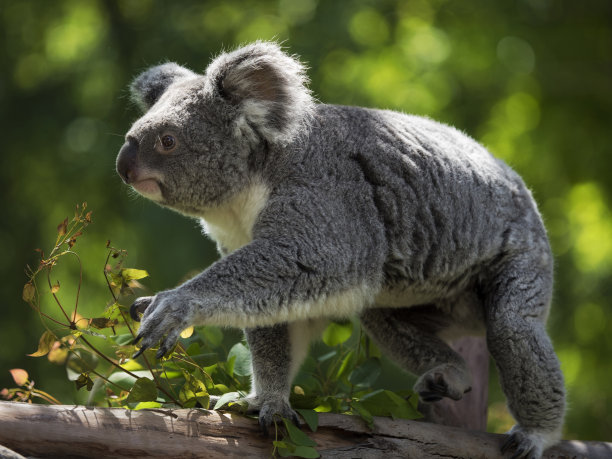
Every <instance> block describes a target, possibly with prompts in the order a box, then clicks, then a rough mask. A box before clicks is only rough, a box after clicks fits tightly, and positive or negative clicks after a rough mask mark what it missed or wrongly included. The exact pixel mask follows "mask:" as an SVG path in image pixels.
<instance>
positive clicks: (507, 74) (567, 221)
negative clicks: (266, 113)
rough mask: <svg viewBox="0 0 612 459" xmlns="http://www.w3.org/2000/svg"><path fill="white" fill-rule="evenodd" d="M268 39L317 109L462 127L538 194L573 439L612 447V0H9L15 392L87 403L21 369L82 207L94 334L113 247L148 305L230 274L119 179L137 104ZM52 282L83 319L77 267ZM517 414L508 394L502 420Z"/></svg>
mask: <svg viewBox="0 0 612 459" xmlns="http://www.w3.org/2000/svg"><path fill="white" fill-rule="evenodd" d="M256 39H275V40H278V41H282V42H283V43H284V44H285V46H286V48H287V49H288V50H289V51H290V52H291V53H296V54H298V55H300V56H301V58H302V59H303V61H305V62H306V63H307V64H308V66H309V68H310V70H309V75H310V77H311V80H312V84H311V87H312V89H313V91H314V93H315V95H316V96H317V98H318V99H319V100H321V101H324V102H326V103H337V104H349V105H363V106H368V107H381V108H390V109H396V110H401V111H404V112H409V113H416V114H421V115H427V116H429V117H432V118H435V119H438V120H441V121H444V122H447V123H449V124H452V125H454V126H456V127H458V128H459V129H462V130H463V131H465V132H467V133H469V134H471V135H472V136H473V137H475V138H476V139H478V140H479V141H481V142H483V143H484V144H485V145H486V146H487V147H488V148H489V149H490V150H491V151H492V152H493V153H494V154H495V155H496V156H498V157H500V158H503V159H504V160H505V161H507V162H508V163H509V164H511V165H512V166H513V167H514V168H515V169H516V170H517V171H518V172H519V173H520V174H522V175H523V177H524V178H525V180H526V182H527V183H528V184H529V186H530V187H531V188H532V190H533V192H534V195H535V197H536V199H537V201H538V202H539V204H540V207H541V210H542V213H543V215H544V218H545V221H546V224H547V227H548V230H549V232H550V237H551V241H552V246H553V249H554V253H555V256H556V260H557V265H556V266H557V268H556V275H557V281H556V293H555V300H554V303H555V304H554V307H553V310H552V313H551V317H550V321H549V330H550V334H551V335H552V338H553V340H554V343H555V347H556V349H557V351H558V354H559V357H560V359H561V361H562V365H563V370H564V372H565V377H566V383H567V387H568V391H569V402H570V410H569V413H568V416H567V425H566V434H565V436H566V437H567V438H581V439H598V440H606V439H607V440H611V439H612V415H611V414H610V413H612V385H611V384H610V379H611V378H612V366H611V363H610V362H611V358H610V355H612V317H611V314H610V312H611V304H612V282H611V280H612V279H611V274H612V213H611V211H610V203H611V202H612V180H611V178H610V175H611V173H612V157H611V153H612V152H611V141H610V133H611V129H612V119H611V109H612V78H611V77H612V2H610V1H609V0H600V1H595V0H585V1H575V0H512V1H511V0H500V1H490V0H471V1H466V2H451V1H447V0H430V1H426V0H405V1H396V0H381V1H367V0H351V1H349V0H343V1H332V0H299V1H295V0H275V1H264V0H251V1H245V2H241V1H236V0H223V1H176V2H164V1H153V0H121V1H113V0H106V1H103V0H53V1H45V0H40V1H35V0H20V1H9V0H1V1H0V117H1V124H0V126H1V132H2V134H1V141H0V150H1V154H0V164H1V167H0V177H1V182H0V190H1V195H2V209H1V215H2V217H1V226H0V270H1V279H2V281H1V283H0V295H1V297H0V304H1V306H0V307H1V308H2V313H1V316H0V317H1V318H0V388H2V387H7V386H12V385H13V383H12V380H11V379H10V375H9V373H8V371H7V370H8V369H10V368H14V367H20V368H24V369H26V370H27V371H29V373H30V375H31V377H32V379H34V380H35V381H36V385H37V387H40V388H41V389H43V390H47V391H49V392H51V393H52V394H54V395H56V396H57V397H59V398H60V399H61V400H62V401H63V402H64V403H72V402H73V401H74V400H75V395H74V389H73V384H72V383H69V382H68V381H67V380H66V374H65V370H64V368H62V367H58V366H54V365H52V364H51V363H49V362H48V361H47V360H46V359H45V358H44V357H43V358H39V359H35V358H30V357H26V356H25V354H27V353H31V352H33V351H34V350H35V349H36V345H37V342H38V338H39V336H40V334H41V333H42V331H43V327H42V325H41V324H40V322H39V320H38V317H37V316H36V314H35V313H34V312H33V311H31V310H30V309H29V308H28V306H27V305H26V303H24V302H22V300H21V292H22V287H23V284H24V282H25V280H26V277H25V274H24V266H25V265H26V264H27V263H29V264H36V260H37V256H38V255H37V254H36V253H35V252H34V249H36V248H41V249H43V250H45V251H48V250H49V249H50V247H51V246H52V244H53V243H54V241H55V234H56V227H57V225H58V223H60V222H61V221H62V220H63V219H64V218H65V217H67V216H72V215H73V212H74V206H75V204H77V203H81V202H83V201H87V203H88V207H89V209H91V210H93V220H94V223H93V224H92V225H91V226H90V227H89V228H88V229H87V235H86V237H84V238H82V240H79V242H78V243H77V244H78V246H77V247H76V248H77V249H78V250H79V253H80V254H81V258H82V261H83V264H84V278H83V287H82V290H81V300H80V306H79V308H82V309H80V310H81V312H82V314H84V315H93V316H95V315H96V312H97V313H98V315H99V312H100V311H101V310H102V309H103V308H104V307H105V305H106V302H107V301H108V294H107V291H106V289H105V284H104V278H103V276H102V274H101V272H102V268H103V265H104V258H105V254H106V249H105V245H106V241H107V240H108V239H110V240H111V241H112V243H113V245H114V246H116V247H120V248H123V249H127V250H128V252H129V259H128V264H129V265H130V266H132V267H138V268H144V269H147V270H148V271H149V273H150V275H151V276H150V278H149V279H146V280H145V283H146V285H147V287H148V288H150V290H151V291H156V290H159V289H163V288H169V287H172V286H174V285H176V284H177V283H179V282H180V281H182V280H184V279H185V278H186V277H187V276H189V275H191V274H193V273H194V272H196V271H197V270H200V269H202V268H204V267H206V266H207V265H209V264H210V263H212V262H213V261H214V260H215V258H216V254H215V250H214V246H213V244H212V243H210V242H209V241H207V240H206V239H205V238H203V237H202V236H201V235H200V232H199V229H198V227H197V224H196V223H195V222H194V221H190V220H188V219H186V218H183V217H181V216H179V215H178V214H175V213H173V212H171V211H168V210H164V209H161V208H158V207H156V206H155V205H153V204H151V203H149V202H147V201H145V200H144V199H140V198H137V197H135V196H134V195H133V194H130V193H129V192H128V190H127V189H126V187H124V186H122V184H121V182H120V180H119V178H118V176H117V175H116V174H115V172H114V161H115V155H116V153H117V151H118V150H119V147H120V146H121V144H122V143H123V140H122V135H123V133H124V132H125V131H126V130H127V129H128V127H129V126H130V123H131V122H132V121H133V120H134V119H136V118H137V117H138V113H137V110H136V108H135V107H134V106H133V105H132V104H131V103H130V102H129V99H128V95H127V92H126V87H127V85H128V84H129V82H130V80H131V78H132V77H133V76H134V75H135V74H136V73H137V72H139V71H141V70H143V69H144V68H146V67H147V66H149V65H153V64H158V63H160V62H164V61H166V60H173V61H176V62H178V63H180V64H183V65H186V66H188V67H190V68H192V69H194V70H197V71H202V70H204V69H205V67H206V65H207V64H208V63H209V62H210V60H211V58H212V57H214V56H215V55H216V54H218V53H219V52H220V51H221V50H222V49H231V48H233V47H235V46H237V45H238V44H241V43H246V42H249V41H252V40H256ZM75 276H76V277H75ZM55 277H57V278H58V279H59V280H60V281H61V282H62V289H61V291H60V294H61V295H62V296H61V298H62V301H65V302H66V303H67V304H70V302H73V297H74V294H75V288H76V279H77V278H78V266H77V265H76V264H75V265H74V266H71V265H70V264H68V265H67V266H65V267H64V268H62V269H60V270H59V271H58V273H57V276H56V275H55V274H54V281H55ZM47 300H48V299H46V300H45V301H47ZM49 307H51V304H50V303H49ZM502 400H503V399H502V396H501V394H500V392H499V389H498V387H497V386H496V382H495V377H493V382H492V389H491V403H492V406H493V407H494V408H495V409H496V410H497V409H498V407H499V406H500V403H501V402H502Z"/></svg>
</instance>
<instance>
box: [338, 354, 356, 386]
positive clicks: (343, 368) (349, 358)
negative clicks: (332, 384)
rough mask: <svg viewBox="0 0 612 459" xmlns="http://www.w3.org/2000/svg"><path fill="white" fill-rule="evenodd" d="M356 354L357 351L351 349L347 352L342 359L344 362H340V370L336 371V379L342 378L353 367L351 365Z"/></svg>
mask: <svg viewBox="0 0 612 459" xmlns="http://www.w3.org/2000/svg"><path fill="white" fill-rule="evenodd" d="M354 355H355V352H354V351H353V350H352V349H351V350H350V351H349V352H348V353H347V354H346V356H345V357H344V359H342V363H341V364H340V368H338V371H337V373H336V379H340V378H341V377H342V376H344V374H345V373H346V372H347V371H348V370H349V369H350V368H351V365H353V361H354V359H353V356H354Z"/></svg>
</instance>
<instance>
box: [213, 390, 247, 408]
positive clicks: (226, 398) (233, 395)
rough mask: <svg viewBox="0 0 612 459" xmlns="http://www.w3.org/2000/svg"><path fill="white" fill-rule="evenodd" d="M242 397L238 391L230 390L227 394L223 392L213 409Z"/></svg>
mask: <svg viewBox="0 0 612 459" xmlns="http://www.w3.org/2000/svg"><path fill="white" fill-rule="evenodd" d="M239 398H240V394H239V393H238V392H228V393H227V394H223V395H222V396H221V397H219V400H217V403H215V406H214V408H213V410H218V409H220V408H222V407H223V406H225V405H227V404H228V403H230V402H235V401H236V400H238V399H239Z"/></svg>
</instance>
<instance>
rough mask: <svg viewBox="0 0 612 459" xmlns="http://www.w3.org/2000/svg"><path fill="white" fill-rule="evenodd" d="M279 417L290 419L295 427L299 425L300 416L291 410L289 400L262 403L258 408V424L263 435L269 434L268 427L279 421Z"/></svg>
mask: <svg viewBox="0 0 612 459" xmlns="http://www.w3.org/2000/svg"><path fill="white" fill-rule="evenodd" d="M281 418H285V419H288V420H290V421H291V422H292V423H293V424H295V426H296V427H300V418H299V417H298V415H297V413H296V412H295V411H293V409H292V408H291V405H289V402H284V401H283V402H280V401H276V402H274V403H273V402H267V403H263V404H262V406H261V409H260V410H259V426H260V427H261V431H262V432H263V434H264V436H266V437H267V436H269V430H270V429H269V428H270V427H271V426H272V425H274V424H276V423H277V422H279V421H280V420H281Z"/></svg>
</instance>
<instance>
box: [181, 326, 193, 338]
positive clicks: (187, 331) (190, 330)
mask: <svg viewBox="0 0 612 459" xmlns="http://www.w3.org/2000/svg"><path fill="white" fill-rule="evenodd" d="M193 330H194V329H193V325H192V326H191V327H187V328H186V329H185V330H183V331H182V332H181V338H185V339H186V338H189V337H190V336H191V335H193Z"/></svg>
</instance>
